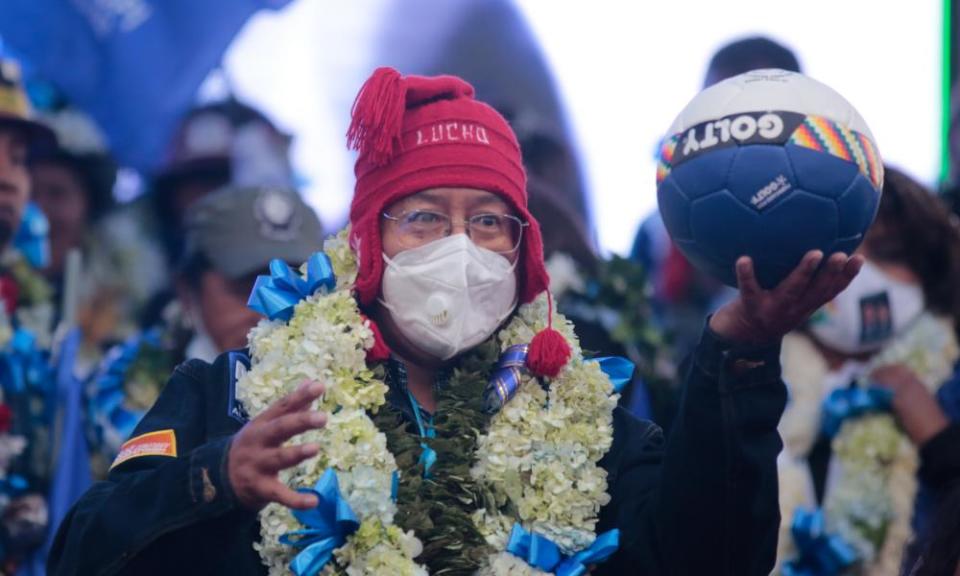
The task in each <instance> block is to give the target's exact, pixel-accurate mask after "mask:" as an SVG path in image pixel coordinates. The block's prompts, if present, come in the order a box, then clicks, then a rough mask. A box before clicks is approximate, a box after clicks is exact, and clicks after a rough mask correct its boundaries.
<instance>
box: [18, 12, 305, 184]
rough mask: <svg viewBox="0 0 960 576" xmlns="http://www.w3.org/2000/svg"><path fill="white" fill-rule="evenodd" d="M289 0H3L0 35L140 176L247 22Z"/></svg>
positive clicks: (152, 163)
mask: <svg viewBox="0 0 960 576" xmlns="http://www.w3.org/2000/svg"><path fill="white" fill-rule="evenodd" d="M289 1H290V0H202V1H197V0H126V1H124V2H116V1H115V0H5V2H4V3H3V17H2V18H0V37H2V38H3V40H4V42H5V43H6V44H7V45H8V46H9V47H10V48H12V49H13V50H14V51H15V52H16V53H17V54H19V55H20V56H21V57H23V58H25V59H26V60H28V61H29V63H30V65H31V68H32V69H33V70H34V71H35V73H36V74H38V75H39V76H41V77H43V78H44V79H47V80H50V81H51V82H53V83H54V84H55V85H56V86H57V87H58V88H59V89H60V90H62V91H63V92H64V93H65V94H66V95H67V98H69V100H70V101H71V102H73V103H74V104H75V105H76V106H78V107H80V108H81V109H83V110H85V111H87V112H88V113H90V114H91V116H93V117H94V118H95V119H96V120H97V122H98V123H99V124H100V126H101V127H102V128H103V130H104V132H105V133H106V134H107V137H108V138H109V140H110V147H111V149H112V150H113V152H114V153H115V154H116V156H117V159H118V161H119V162H120V163H121V164H124V165H128V166H132V167H135V168H139V169H143V170H149V169H151V168H153V167H155V166H156V165H157V162H158V161H160V160H161V159H162V158H163V156H164V154H165V152H166V148H167V142H168V141H169V140H170V137H171V135H172V134H173V131H174V128H175V126H176V123H177V121H178V120H179V118H180V117H181V116H182V115H183V114H184V113H185V112H186V111H187V109H189V107H190V105H191V104H192V103H193V102H194V99H195V96H196V92H197V89H198V88H199V86H200V84H201V83H202V82H203V80H204V78H206V76H207V74H208V73H209V72H210V70H211V69H213V68H214V67H215V66H217V65H218V64H219V63H220V61H221V59H222V57H223V52H224V51H225V50H226V48H227V46H228V45H229V43H230V41H231V40H232V39H233V37H234V35H236V33H237V32H238V31H239V30H240V28H241V27H242V26H243V24H244V23H245V22H246V21H247V19H248V18H249V17H250V16H251V15H252V14H253V13H254V12H256V11H257V10H259V9H261V8H274V9H277V8H282V7H283V6H285V5H286V4H287V3H288V2H289ZM145 128H146V129H145Z"/></svg>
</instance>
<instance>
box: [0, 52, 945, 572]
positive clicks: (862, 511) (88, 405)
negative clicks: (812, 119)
mask: <svg viewBox="0 0 960 576" xmlns="http://www.w3.org/2000/svg"><path fill="white" fill-rule="evenodd" d="M467 68H469V66H468V67H467ZM758 68H781V69H785V70H791V71H796V72H800V71H801V66H800V61H799V59H798V58H797V57H796V55H794V54H793V52H791V51H790V50H789V49H788V48H786V47H784V46H782V45H781V44H779V43H777V42H775V41H773V40H770V39H767V38H760V37H757V38H748V39H744V40H739V41H736V42H733V43H731V44H729V45H727V46H726V47H724V48H723V49H721V50H720V51H718V52H717V53H716V55H715V56H714V57H713V59H712V60H711V61H710V64H709V67H708V70H707V74H706V77H705V78H704V82H703V85H704V87H706V86H710V85H712V84H714V83H716V82H719V81H721V80H723V79H725V78H729V77H731V76H735V75H737V74H740V73H742V72H746V71H749V70H754V69H758ZM454 71H456V70H454ZM415 72H420V71H415ZM462 74H463V75H464V76H467V77H466V78H464V79H461V78H459V77H456V76H417V75H403V74H401V73H399V72H397V71H395V70H393V69H390V68H381V69H378V70H377V71H375V72H374V73H373V75H372V76H371V77H370V79H369V80H368V81H367V83H366V84H365V85H364V86H363V88H362V89H361V91H360V92H359V94H358V97H357V101H356V103H355V105H354V108H353V116H352V124H351V129H350V133H349V134H348V141H349V144H350V145H351V146H352V147H353V148H354V149H355V150H356V151H357V153H358V156H357V161H356V169H355V173H356V187H355V189H354V192H353V201H352V205H351V211H350V218H349V223H348V227H347V229H346V230H345V231H337V230H325V229H324V227H323V225H322V224H321V222H320V220H319V219H318V218H317V215H316V214H315V213H314V211H313V210H312V208H311V207H310V206H309V205H308V204H307V203H305V202H304V200H303V198H302V197H301V195H300V193H299V192H298V190H297V185H296V178H295V177H294V173H293V169H292V167H291V161H290V156H289V148H290V143H291V136H290V135H288V134H285V133H284V132H283V131H282V130H280V129H278V128H277V127H276V126H275V125H274V124H273V123H272V122H271V121H270V120H269V119H268V118H267V116H266V115H264V114H263V113H261V112H260V111H258V110H256V109H254V108H252V107H250V106H248V105H246V104H244V103H242V102H239V101H237V100H236V99H228V100H224V101H221V102H215V103H211V104H204V105H202V106H198V107H196V108H194V109H193V110H190V111H189V112H188V113H187V114H186V115H185V116H184V117H183V118H182V120H181V122H180V125H179V126H178V128H177V130H176V133H175V135H174V137H173V139H172V141H171V144H170V146H169V154H168V156H167V157H166V158H164V159H163V160H162V162H161V163H160V164H161V165H162V168H161V169H160V170H158V171H157V172H156V173H154V174H150V175H149V186H148V190H147V191H146V193H145V194H143V195H142V196H141V197H139V198H137V199H135V200H134V201H132V202H129V203H126V204H120V203H118V202H117V201H116V199H115V196H114V193H113V191H114V185H115V182H116V179H117V174H118V166H117V165H116V163H115V162H114V161H113V159H112V157H111V153H110V149H109V146H108V143H107V141H106V139H105V138H104V136H103V135H102V134H100V132H99V130H98V129H97V127H96V125H95V123H94V122H93V121H92V120H91V119H90V118H89V117H88V116H86V115H85V114H84V113H83V111H81V110H77V109H75V108H72V107H71V106H70V105H69V103H67V102H63V101H59V100H56V99H54V100H53V101H51V102H47V103H46V107H45V108H44V109H42V110H38V111H34V110H33V109H32V108H31V105H30V102H29V101H28V99H27V96H26V93H25V92H24V90H23V86H22V79H21V77H20V73H19V71H18V67H17V63H16V62H13V61H11V60H5V61H2V62H0V303H2V304H3V306H2V307H0V384H2V396H0V574H10V575H12V574H26V575H39V574H46V573H49V574H56V575H74V574H76V575H87V574H169V573H171V572H179V573H182V574H221V573H222V574H228V573H229V574H265V573H270V574H275V573H281V572H283V571H285V570H286V569H287V563H288V562H289V561H290V557H291V556H295V558H294V560H293V561H292V563H291V564H290V569H291V570H293V571H294V573H296V574H298V575H300V576H303V575H306V574H311V575H312V574H317V573H320V570H321V569H323V568H324V566H326V570H327V571H326V572H323V573H331V574H332V573H338V574H339V573H346V574H374V573H383V574H422V573H425V572H423V571H422V570H423V569H424V568H423V567H427V568H429V570H430V571H431V572H438V573H449V574H472V573H476V572H478V571H479V572H480V573H489V574H536V573H544V572H546V573H554V572H556V573H561V572H560V570H559V568H558V567H559V566H560V564H561V561H562V562H574V561H576V562H579V565H580V567H581V568H582V569H583V570H589V571H590V572H591V573H595V574H702V573H718V574H728V575H731V576H733V575H736V576H740V575H747V574H750V575H758V576H759V575H767V574H771V573H775V574H783V575H785V576H790V575H797V574H813V575H817V576H832V575H840V574H863V575H878V576H879V575H884V576H886V575H890V576H899V575H904V576H933V575H943V576H952V575H956V574H960V520H958V519H960V449H958V446H960V371H958V369H960V343H958V335H960V221H958V218H957V216H956V215H955V214H954V213H953V212H952V211H951V207H950V206H949V205H948V203H947V202H944V201H943V200H942V198H941V197H939V196H938V195H937V194H936V193H935V192H934V191H932V190H930V189H928V188H927V187H925V186H924V185H923V184H921V183H920V182H919V181H918V180H917V179H916V178H914V177H912V176H910V175H908V174H906V173H904V172H902V171H900V170H898V169H897V168H896V167H887V168H886V177H885V181H884V185H883V195H882V200H881V203H880V209H879V214H878V216H877V219H876V222H875V223H874V225H873V226H872V228H871V229H870V231H869V233H868V235H867V237H866V239H865V241H864V243H863V245H862V247H861V248H860V249H859V250H858V252H857V253H856V254H833V255H830V254H822V253H819V252H811V253H809V254H808V255H807V256H806V257H805V258H804V260H803V261H802V262H801V263H800V264H799V265H798V266H797V268H796V269H795V270H794V272H793V273H792V274H791V275H790V276H789V277H788V278H787V279H786V280H785V281H784V282H783V283H782V284H781V285H779V286H777V287H776V288H774V289H771V290H765V289H762V288H760V286H759V285H758V283H757V281H756V278H755V277H754V274H753V269H752V264H751V262H750V260H749V258H744V259H741V260H739V261H738V262H737V278H738V283H739V287H738V289H732V288H729V287H726V286H724V285H722V284H720V283H719V282H717V281H716V280H714V279H712V278H710V277H708V276H706V275H704V274H703V273H701V272H700V271H698V270H697V269H696V268H695V267H693V266H692V265H691V264H690V263H689V262H687V261H686V260H685V259H684V257H683V255H682V254H681V253H680V252H679V250H678V249H677V248H676V247H675V246H673V245H672V243H671V241H670V238H669V236H668V235H667V233H666V231H665V228H664V226H663V222H662V220H661V219H660V217H659V215H657V214H654V215H651V216H650V217H649V218H647V219H646V220H644V222H643V224H642V225H641V226H640V228H639V230H638V232H637V237H636V241H635V243H634V248H633V250H632V253H631V254H630V256H629V257H628V258H623V257H618V256H613V257H604V256H601V255H600V254H599V253H598V250H597V249H596V247H595V245H594V240H593V234H592V229H593V225H592V223H591V222H590V219H589V216H588V215H587V214H586V210H587V208H586V207H587V206H588V205H589V203H588V202H587V201H586V199H585V197H584V190H583V185H582V182H581V181H580V176H579V175H580V173H581V172H582V170H581V167H580V166H579V164H578V161H577V157H576V154H575V150H576V147H575V146H573V145H572V144H571V142H569V141H568V140H567V136H566V135H565V131H564V130H563V129H562V128H558V126H562V121H560V120H558V119H556V118H546V119H544V118H539V120H538V121H536V122H533V121H530V118H531V117H536V116H537V115H536V113H535V112H536V111H535V110H534V111H533V112H530V111H528V110H527V109H526V108H525V106H528V103H526V102H525V100H524V99H523V98H522V97H516V98H509V97H508V95H509V93H510V92H509V87H508V86H496V87H495V88H491V85H492V84H496V82H495V81H494V80H490V79H489V78H487V79H486V80H487V84H485V89H486V92H485V94H491V95H493V94H496V96H491V97H490V98H489V100H487V101H488V102H489V104H488V103H484V101H483V100H486V99H480V98H478V97H477V95H475V92H474V88H473V86H472V85H471V84H470V83H469V82H470V81H471V78H470V77H469V76H468V74H469V72H466V71H465V72H462ZM554 97H555V95H554ZM542 98H543V95H542V94H538V95H536V97H531V98H530V102H536V101H538V99H542ZM494 107H496V109H495V108H494ZM425 135H426V136H425ZM651 187H652V184H651ZM647 192H648V191H647V190H643V189H638V190H635V191H634V193H637V194H640V193H647ZM638 216H641V215H638ZM328 237H329V238H330V239H327V240H326V241H325V238H328ZM324 254H325V255H324ZM301 265H303V268H302V270H301V268H300V266H301ZM301 274H302V275H303V276H302V277H301ZM264 317H266V318H267V319H266V320H264ZM501 352H502V353H503V355H502V356H501ZM510 354H518V355H519V356H516V357H511V356H510ZM511 358H513V359H514V361H516V358H519V359H520V360H519V362H520V364H514V365H511V364H510V363H509V362H510V361H511ZM591 359H598V360H597V361H593V360H591ZM624 359H625V360H624ZM614 365H615V366H614ZM511 366H512V367H511ZM518 366H520V367H518ZM610 366H614V367H613V368H610ZM625 366H627V368H625ZM564 382H570V383H571V386H569V387H567V388H566V389H565V388H563V386H562V384H563V383H564ZM301 383H302V385H301ZM493 383H496V385H494V384H493ZM572 389H577V390H579V392H577V393H576V394H574V393H572V392H568V391H566V392H565V390H572ZM341 390H346V391H345V392H341ZM351 394H353V395H352V396H351ZM534 406H539V408H538V409H534V408H533V407H534ZM354 412H356V414H355V413H354ZM349 418H354V420H349ZM362 426H369V428H370V429H371V430H373V431H374V432H376V431H377V430H379V431H380V432H382V434H381V435H380V436H379V437H378V438H385V440H382V441H381V440H373V439H371V436H365V435H364V434H368V431H367V430H365V429H364V430H361V428H362ZM350 434H354V435H355V436H350ZM510 434H513V435H516V436H512V437H511V436H509V435H510ZM781 439H782V440H781ZM381 452H382V454H385V456H382V455H381ZM318 462H320V463H322V465H319V464H317V463H318ZM511 467H515V469H513V470H511V469H510V468H511ZM317 470H319V472H318V471H317ZM331 470H333V471H335V473H334V475H333V490H334V491H337V490H339V491H342V492H343V494H346V495H349V498H347V499H348V500H350V501H351V504H352V505H353V509H350V505H346V507H347V509H348V510H347V512H349V514H348V516H349V521H347V520H344V518H341V516H339V515H338V516H337V517H336V522H330V521H328V520H323V519H321V520H317V519H316V518H314V519H312V520H309V519H307V517H308V513H307V512H300V511H302V510H309V511H311V512H310V513H313V512H312V511H314V510H317V511H320V512H317V514H319V513H322V510H323V507H324V503H325V502H328V501H327V500H325V498H326V497H327V496H328V494H327V493H326V492H324V491H323V490H322V489H321V488H320V487H321V484H322V482H324V481H325V480H329V479H328V477H327V475H326V473H327V472H330V471H331ZM321 472H323V473H324V475H323V476H322V477H321V474H320V473H321ZM338 481H339V488H338V487H337V482H338ZM295 482H299V483H300V484H299V487H301V488H304V489H303V490H294V489H291V486H293V485H294V483H295ZM314 484H315V486H314ZM558 486H559V487H558ZM294 487H297V486H294ZM326 487H327V488H328V489H329V486H326ZM314 488H315V490H314ZM567 493H573V495H572V496H569V497H567V496H563V497H560V496H558V494H564V495H566V494H567ZM336 496H337V498H339V497H340V492H336ZM564 498H568V499H564ZM335 502H336V505H334V506H333V508H334V509H336V510H338V511H341V508H342V507H343V505H344V502H345V500H344V501H339V500H338V501H335ZM338 507H339V508H338ZM291 510H292V511H293V512H292V513H291V512H290V511H291ZM471 511H472V513H471ZM293 518H296V519H297V521H296V522H295V521H294V520H293ZM508 519H509V521H508ZM308 520H309V521H308ZM514 521H516V524H514ZM297 522H299V523H297ZM309 522H315V523H316V522H319V523H320V524H323V523H324V522H328V523H330V524H336V525H337V526H338V528H337V530H346V532H343V533H340V532H337V535H338V536H337V537H339V538H340V539H339V540H336V545H335V546H332V547H331V548H329V549H325V551H316V549H315V546H317V545H319V544H318V542H319V541H320V540H321V539H322V538H321V537H320V536H317V537H316V538H315V540H309V541H308V537H313V536H311V535H312V534H313V533H311V534H307V532H309V531H310V530H314V529H315V530H314V532H316V534H320V531H319V530H320V528H319V527H318V526H319V525H317V524H310V523H309ZM350 522H353V524H352V528H350V529H345V528H341V525H350ZM344 523H346V524H344ZM301 524H304V525H306V526H308V527H310V528H309V529H308V530H306V531H299V532H298V530H299V529H300V528H302V526H301ZM397 527H399V528H400V530H399V531H396V528H397ZM518 530H519V532H518ZM331 534H333V533H332V532H331ZM359 535H363V538H367V539H368V541H366V543H365V544H364V543H362V542H363V541H362V539H361V537H360V536H359ZM321 536H322V534H321ZM348 537H349V539H348ZM301 538H303V540H300V539H301ZM331 538H333V536H331ZM524 539H526V540H524ZM331 542H333V540H331ZM601 543H602V544H603V546H600V544H601ZM538 546H539V547H540V549H541V550H545V549H547V548H550V547H552V548H550V549H555V550H556V560H555V561H554V562H553V563H552V564H551V563H549V562H548V561H544V560H542V556H541V559H540V560H537V559H536V556H537V554H536V553H530V549H531V548H534V549H536V548H537V547H538ZM334 548H336V551H334ZM600 548H604V550H603V551H601V550H600ZM310 550H315V552H314V553H312V554H306V553H307V552H308V551H310ZM508 552H509V553H508ZM543 554H545V553H543V552H541V555H543ZM318 562H319V563H318ZM538 562H540V563H538ZM544 562H546V563H544ZM534 569H538V570H542V572H536V571H533V570H534ZM563 573H566V574H574V573H576V574H580V573H584V572H582V571H581V572H574V571H571V572H563Z"/></svg>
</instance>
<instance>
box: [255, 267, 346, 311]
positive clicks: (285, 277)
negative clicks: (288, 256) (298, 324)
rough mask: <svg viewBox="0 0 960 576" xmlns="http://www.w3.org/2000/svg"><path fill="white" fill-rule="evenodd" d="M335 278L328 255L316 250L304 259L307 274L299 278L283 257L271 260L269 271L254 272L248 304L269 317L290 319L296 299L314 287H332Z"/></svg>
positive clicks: (335, 282)
mask: <svg viewBox="0 0 960 576" xmlns="http://www.w3.org/2000/svg"><path fill="white" fill-rule="evenodd" d="M336 286H337V278H336V276H335V275H334V274H333V265H332V264H331V263H330V258H329V257H327V255H326V254H324V253H323V252H316V253H315V254H314V255H313V256H311V257H310V259H309V260H307V277H306V278H302V277H301V276H300V275H299V274H297V273H296V272H294V271H293V270H292V269H291V268H290V266H288V265H287V263H286V262H284V261H283V260H278V259H273V260H271V261H270V275H269V276H257V282H256V284H254V286H253V292H251V293H250V298H249V300H247V306H248V307H250V308H251V309H252V310H254V311H256V312H259V313H260V314H263V315H264V316H266V317H267V318H269V319H271V320H283V321H285V322H286V321H289V320H290V318H291V317H292V316H293V308H294V307H295V306H296V305H297V303H298V302H300V301H301V300H303V299H305V298H307V297H308V296H310V295H311V294H313V293H314V292H316V291H317V290H319V289H321V288H323V289H325V290H328V291H329V290H333V289H334V288H336Z"/></svg>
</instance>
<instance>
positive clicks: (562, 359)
mask: <svg viewBox="0 0 960 576" xmlns="http://www.w3.org/2000/svg"><path fill="white" fill-rule="evenodd" d="M568 360H570V345H569V344H567V340H566V338H564V337H563V334H560V333H559V332H557V331H556V330H554V329H553V328H545V329H543V330H541V331H540V332H537V335H536V336H534V337H533V340H531V341H530V348H529V350H528V351H527V368H528V369H529V370H530V372H532V373H533V374H534V375H536V376H545V377H547V378H556V377H557V374H559V373H560V371H561V370H563V367H564V366H565V365H566V364H567V361H568Z"/></svg>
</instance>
